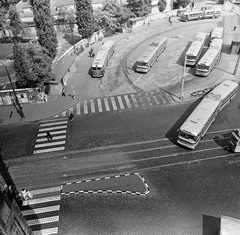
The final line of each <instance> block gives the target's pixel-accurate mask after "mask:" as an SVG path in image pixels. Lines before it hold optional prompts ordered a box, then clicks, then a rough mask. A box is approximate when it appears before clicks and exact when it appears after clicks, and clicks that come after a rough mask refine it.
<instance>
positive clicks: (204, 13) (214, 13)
mask: <svg viewBox="0 0 240 235" xmlns="http://www.w3.org/2000/svg"><path fill="white" fill-rule="evenodd" d="M219 16H221V10H220V9H211V10H205V9H202V10H196V11H191V12H183V13H182V14H181V15H180V20H181V21H185V22H187V21H189V20H201V19H208V18H213V19H214V18H215V17H219Z"/></svg>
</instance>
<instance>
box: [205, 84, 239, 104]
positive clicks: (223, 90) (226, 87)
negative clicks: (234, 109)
mask: <svg viewBox="0 0 240 235" xmlns="http://www.w3.org/2000/svg"><path fill="white" fill-rule="evenodd" d="M237 87H238V83H237V82H234V81H231V80H225V81H223V82H222V83H221V84H219V85H218V86H217V87H215V88H214V89H213V90H212V91H211V92H210V93H209V94H208V96H211V95H213V96H214V95H217V96H219V97H221V100H223V99H225V98H226V97H227V96H228V94H230V93H231V91H233V90H235V89H236V88H237Z"/></svg>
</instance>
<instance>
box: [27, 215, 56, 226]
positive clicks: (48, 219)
mask: <svg viewBox="0 0 240 235" xmlns="http://www.w3.org/2000/svg"><path fill="white" fill-rule="evenodd" d="M58 221H59V215H56V216H51V217H45V218H41V219H40V218H39V219H33V220H28V221H27V223H28V225H29V226H33V225H38V224H48V223H54V222H58Z"/></svg>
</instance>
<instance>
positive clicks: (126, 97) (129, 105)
mask: <svg viewBox="0 0 240 235" xmlns="http://www.w3.org/2000/svg"><path fill="white" fill-rule="evenodd" d="M124 98H125V101H126V103H127V107H128V108H129V109H130V108H132V105H131V102H130V100H129V98H128V96H127V95H124Z"/></svg>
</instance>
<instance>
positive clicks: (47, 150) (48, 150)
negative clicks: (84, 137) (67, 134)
mask: <svg viewBox="0 0 240 235" xmlns="http://www.w3.org/2000/svg"><path fill="white" fill-rule="evenodd" d="M62 150H65V146H63V147H56V148H48V149H39V150H34V152H33V154H39V153H50V152H55V151H62Z"/></svg>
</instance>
